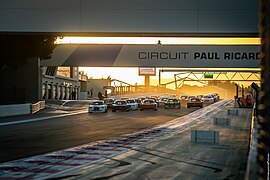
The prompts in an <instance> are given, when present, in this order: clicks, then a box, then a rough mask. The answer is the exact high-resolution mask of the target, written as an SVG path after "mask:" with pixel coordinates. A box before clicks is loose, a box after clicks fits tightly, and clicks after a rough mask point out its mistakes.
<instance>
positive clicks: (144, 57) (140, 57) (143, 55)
mask: <svg viewBox="0 0 270 180" xmlns="http://www.w3.org/2000/svg"><path fill="white" fill-rule="evenodd" d="M138 57H139V59H146V57H147V56H146V52H139V54H138Z"/></svg>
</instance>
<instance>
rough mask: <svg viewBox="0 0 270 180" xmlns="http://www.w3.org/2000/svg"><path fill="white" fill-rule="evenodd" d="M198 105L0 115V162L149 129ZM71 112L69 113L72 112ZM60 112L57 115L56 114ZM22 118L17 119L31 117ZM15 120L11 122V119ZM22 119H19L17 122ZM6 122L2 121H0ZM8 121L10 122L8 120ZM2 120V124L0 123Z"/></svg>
mask: <svg viewBox="0 0 270 180" xmlns="http://www.w3.org/2000/svg"><path fill="white" fill-rule="evenodd" d="M197 109H198V108H190V109H187V108H186V107H185V105H183V104H182V107H181V109H180V110H179V109H164V108H159V110H158V111H152V110H146V111H130V112H111V111H110V110H109V111H108V113H93V114H89V113H87V112H85V111H87V108H85V109H82V110H79V111H76V112H77V113H75V114H74V112H73V111H70V109H66V110H65V111H63V110H61V111H59V110H45V111H43V112H40V113H38V114H36V115H32V116H20V117H15V118H14V117H13V118H1V119H0V137H1V138H0V146H1V148H0V162H7V161H11V160H16V159H20V158H25V157H30V156H34V155H39V154H44V153H48V152H53V151H57V150H62V149H66V148H70V147H74V146H78V145H83V144H87V143H91V142H95V141H99V140H106V139H114V138H117V137H120V136H122V135H125V134H128V133H133V132H137V131H140V130H143V129H149V128H152V127H154V126H156V125H159V124H164V123H166V122H168V121H171V120H173V119H175V118H178V117H181V116H183V115H186V114H189V113H190V112H193V111H195V110H197ZM72 113H73V114H72ZM58 116H60V117H58ZM31 119H34V120H33V121H30V122H25V121H23V122H22V121H21V120H27V121H28V120H31ZM14 122H15V124H12V123H14ZM20 122H22V123H20ZM4 123H6V124H4ZM9 123H10V124H9ZM1 124H2V125H1Z"/></svg>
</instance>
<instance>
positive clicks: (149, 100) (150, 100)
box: [143, 99, 154, 104]
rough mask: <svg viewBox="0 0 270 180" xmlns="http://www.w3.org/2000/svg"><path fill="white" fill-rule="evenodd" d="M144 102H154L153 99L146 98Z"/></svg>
mask: <svg viewBox="0 0 270 180" xmlns="http://www.w3.org/2000/svg"><path fill="white" fill-rule="evenodd" d="M143 102H144V103H146V104H150V103H154V101H153V100H152V99H147V100H144V101H143Z"/></svg>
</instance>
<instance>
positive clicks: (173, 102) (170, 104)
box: [164, 98, 181, 109]
mask: <svg viewBox="0 0 270 180" xmlns="http://www.w3.org/2000/svg"><path fill="white" fill-rule="evenodd" d="M180 107H181V103H180V101H179V99H177V98H170V99H168V100H167V101H166V102H165V103H164V108H165V109H169V108H177V109H180Z"/></svg>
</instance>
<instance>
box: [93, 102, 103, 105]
mask: <svg viewBox="0 0 270 180" xmlns="http://www.w3.org/2000/svg"><path fill="white" fill-rule="evenodd" d="M92 105H103V102H101V101H97V102H92Z"/></svg>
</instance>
